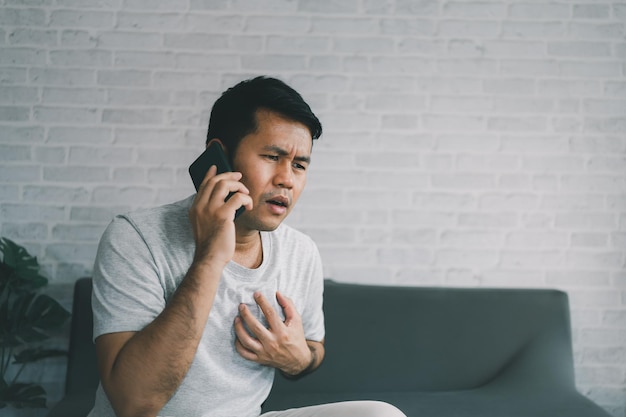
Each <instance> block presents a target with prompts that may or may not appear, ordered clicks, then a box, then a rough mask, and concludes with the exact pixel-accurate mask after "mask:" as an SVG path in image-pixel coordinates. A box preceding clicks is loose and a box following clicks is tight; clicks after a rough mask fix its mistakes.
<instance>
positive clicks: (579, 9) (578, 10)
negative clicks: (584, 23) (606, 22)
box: [573, 4, 611, 19]
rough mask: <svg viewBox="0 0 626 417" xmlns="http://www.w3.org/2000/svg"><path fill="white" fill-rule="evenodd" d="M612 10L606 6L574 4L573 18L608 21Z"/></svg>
mask: <svg viewBox="0 0 626 417" xmlns="http://www.w3.org/2000/svg"><path fill="white" fill-rule="evenodd" d="M610 13H611V9H610V7H609V6H608V5H606V4H574V9H573V17H574V18H581V19H608V18H609V17H610Z"/></svg>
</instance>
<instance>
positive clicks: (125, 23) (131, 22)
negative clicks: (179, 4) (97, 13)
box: [106, 11, 188, 32]
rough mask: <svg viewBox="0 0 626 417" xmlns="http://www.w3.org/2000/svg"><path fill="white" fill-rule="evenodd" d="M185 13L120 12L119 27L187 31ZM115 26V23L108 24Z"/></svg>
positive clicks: (118, 15)
mask: <svg viewBox="0 0 626 417" xmlns="http://www.w3.org/2000/svg"><path fill="white" fill-rule="evenodd" d="M185 23H186V19H185V15H184V14H181V13H171V12H167V13H165V12H160V13H149V12H145V11H144V12H118V13H117V27H118V28H119V29H132V30H144V29H154V30H159V31H181V32H185V31H187V30H188V29H186V28H185ZM106 27H107V28H108V27H113V25H106Z"/></svg>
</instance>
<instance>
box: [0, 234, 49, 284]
mask: <svg viewBox="0 0 626 417" xmlns="http://www.w3.org/2000/svg"><path fill="white" fill-rule="evenodd" d="M0 252H2V263H3V265H4V266H3V267H2V268H0V274H1V277H2V280H0V285H1V287H0V291H1V290H2V289H3V287H4V286H8V287H9V288H11V289H12V290H13V291H16V292H18V293H23V292H26V291H33V290H36V289H37V288H41V287H43V286H45V285H46V284H47V283H48V280H47V279H46V278H45V277H43V276H41V275H39V263H38V262H37V258H36V257H34V256H32V255H30V254H29V253H28V251H27V250H26V249H25V248H24V247H22V246H20V245H18V244H17V243H15V242H13V241H12V240H10V239H7V238H0Z"/></svg>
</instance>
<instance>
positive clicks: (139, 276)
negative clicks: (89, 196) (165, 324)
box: [92, 216, 166, 340]
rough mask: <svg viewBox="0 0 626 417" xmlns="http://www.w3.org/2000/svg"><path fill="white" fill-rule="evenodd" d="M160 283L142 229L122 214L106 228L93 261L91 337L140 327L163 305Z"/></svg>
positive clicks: (163, 297) (157, 313) (157, 312)
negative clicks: (92, 329)
mask: <svg viewBox="0 0 626 417" xmlns="http://www.w3.org/2000/svg"><path fill="white" fill-rule="evenodd" d="M165 299H166V298H165V295H164V290H163V285H162V284H161V282H160V279H159V274H158V271H157V268H156V266H155V262H154V258H153V256H152V254H151V252H150V250H149V247H148V245H147V244H146V242H145V241H144V239H143V238H142V236H141V233H140V231H139V230H137V228H136V227H135V226H134V225H133V224H132V222H131V220H130V219H128V218H127V217H125V216H118V217H116V218H115V219H114V220H113V221H112V222H111V224H110V225H109V226H108V227H107V229H106V230H105V232H104V234H103V236H102V238H101V240H100V244H99V246H98V252H97V255H96V260H95V264H94V271H93V293H92V308H93V313H94V334H93V337H94V340H95V338H97V337H98V336H100V335H102V334H105V333H115V332H123V331H139V330H142V329H143V328H144V327H146V326H147V325H148V324H149V323H151V322H152V321H153V320H154V319H155V318H156V317H157V316H158V315H159V314H160V312H161V311H162V310H163V308H164V307H165V303H166V301H165Z"/></svg>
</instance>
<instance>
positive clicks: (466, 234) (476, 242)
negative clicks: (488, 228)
mask: <svg viewBox="0 0 626 417" xmlns="http://www.w3.org/2000/svg"><path fill="white" fill-rule="evenodd" d="M440 243H441V244H442V245H444V246H447V247H461V248H464V247H472V248H499V247H501V246H502V244H503V243H504V234H503V233H499V232H483V231H444V232H443V233H441V237H440Z"/></svg>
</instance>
